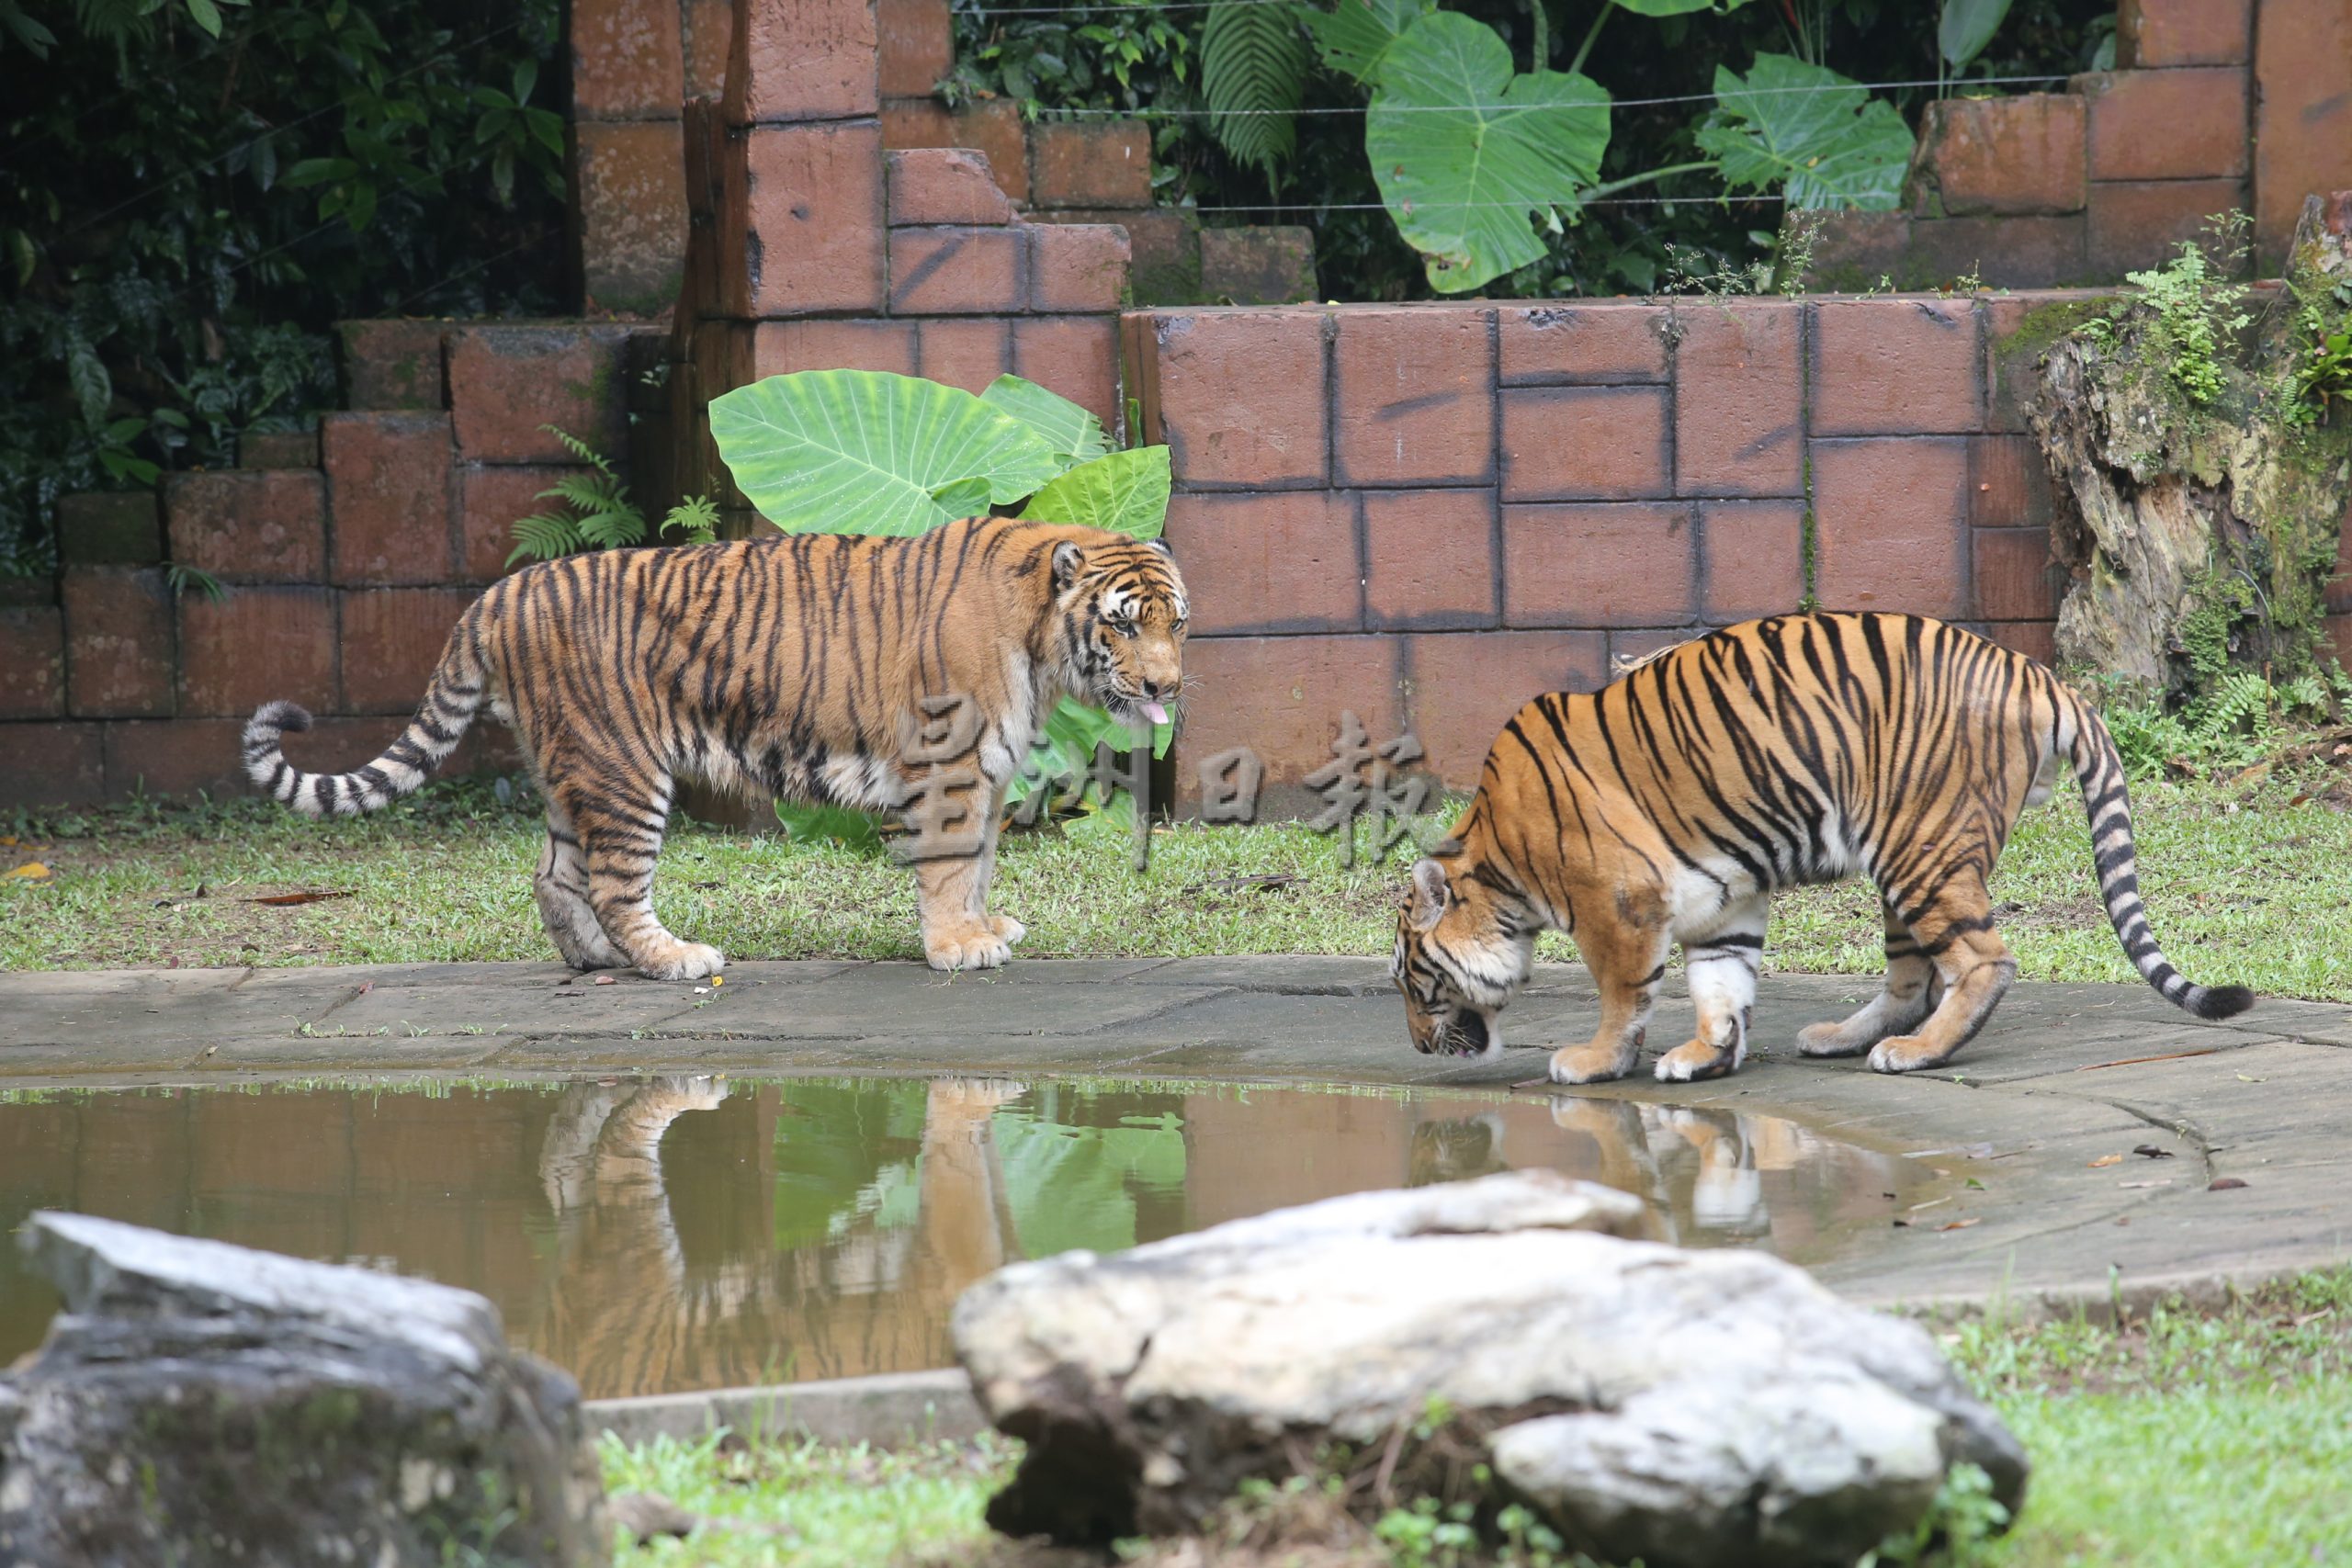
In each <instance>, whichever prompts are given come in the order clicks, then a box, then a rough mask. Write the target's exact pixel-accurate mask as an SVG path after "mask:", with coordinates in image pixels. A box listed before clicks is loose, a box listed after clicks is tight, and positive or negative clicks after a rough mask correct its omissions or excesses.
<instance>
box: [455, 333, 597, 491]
mask: <svg viewBox="0 0 2352 1568" xmlns="http://www.w3.org/2000/svg"><path fill="white" fill-rule="evenodd" d="M628 333H629V329H628V328H627V327H625V326H618V325H607V324H600V323H583V322H548V323H543V324H542V323H530V324H523V323H516V324H510V325H481V326H463V327H458V328H455V329H453V330H452V332H451V333H450V336H449V401H450V413H451V416H452V421H453V429H454V431H455V434H456V436H457V443H458V456H459V457H463V458H464V459H465V460H467V461H469V462H475V463H563V462H571V461H575V460H576V459H575V458H574V457H572V455H571V452H570V451H569V450H568V449H567V448H566V447H565V446H564V445H563V443H562V442H560V441H559V440H558V439H556V437H555V436H554V435H552V434H548V431H546V430H545V429H544V428H542V427H543V426H545V425H549V424H552V425H555V426H557V427H559V428H560V429H562V430H565V431H568V432H569V433H571V434H572V435H574V436H577V437H578V438H579V439H581V440H582V441H585V442H587V443H588V444H589V445H590V446H594V447H595V448H596V449H597V450H598V451H599V452H601V453H603V454H605V456H606V457H612V458H617V457H619V455H620V452H621V448H622V443H623V441H624V439H625V437H626V430H627V425H626V423H625V422H626V415H627V410H628V396H627V393H626V390H625V389H624V388H623V386H622V378H623V377H624V376H625V375H626V374H627V370H628Z"/></svg>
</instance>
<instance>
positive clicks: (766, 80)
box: [721, 0, 880, 125]
mask: <svg viewBox="0 0 2352 1568" xmlns="http://www.w3.org/2000/svg"><path fill="white" fill-rule="evenodd" d="M877 45H878V39H876V31H875V18H874V0H736V6H735V37H734V41H733V43H732V45H731V46H730V48H729V52H728V56H727V88H726V92H725V93H724V95H723V96H722V98H721V103H722V104H723V106H724V112H725V114H726V116H727V122H728V123H729V125H777V124H783V123H786V122H788V121H794V120H828V119H849V118H854V117H857V116H860V115H871V114H873V113H875V112H876V110H877V109H878V108H879V107H880V96H879V92H878V87H877V78H876V66H877V63H878V62H877Z"/></svg>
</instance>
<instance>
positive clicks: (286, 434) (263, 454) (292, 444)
mask: <svg viewBox="0 0 2352 1568" xmlns="http://www.w3.org/2000/svg"><path fill="white" fill-rule="evenodd" d="M318 466H319V433H318V432H317V431H315V430H249V431H247V432H246V433H245V434H243V435H240V436H239V437H237V467H239V468H317V467H318Z"/></svg>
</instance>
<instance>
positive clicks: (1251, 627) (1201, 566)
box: [1168, 490, 1363, 637]
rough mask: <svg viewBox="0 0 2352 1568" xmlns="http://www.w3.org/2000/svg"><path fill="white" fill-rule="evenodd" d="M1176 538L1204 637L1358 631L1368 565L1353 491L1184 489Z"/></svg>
mask: <svg viewBox="0 0 2352 1568" xmlns="http://www.w3.org/2000/svg"><path fill="white" fill-rule="evenodd" d="M1168 543H1169V545H1170V547H1172V548H1173V549H1174V550H1175V552H1176V555H1177V558H1178V559H1179V560H1181V561H1182V563H1183V567H1184V586H1185V589H1186V590H1187V592H1189V593H1190V594H1191V597H1192V604H1193V635H1194V636H1195V637H1216V636H1221V635H1232V634H1245V635H1246V634H1260V633H1270V632H1309V631H1317V632H1330V631H1354V630H1356V629H1357V628H1358V626H1360V625H1361V623H1362V620H1363V607H1362V594H1361V587H1362V583H1363V567H1362V565H1361V564H1360V563H1359V561H1358V559H1357V553H1356V508H1355V500H1354V498H1353V497H1351V496H1349V495H1345V494H1342V493H1340V492H1338V491H1328V490H1294V491H1263V492H1260V493H1257V494H1248V493H1240V494H1236V493H1219V494H1212V495H1204V494H1199V493H1197V492H1188V493H1183V494H1179V495H1178V496H1176V497H1175V498H1174V500H1173V501H1172V502H1170V504H1169V508H1168Z"/></svg>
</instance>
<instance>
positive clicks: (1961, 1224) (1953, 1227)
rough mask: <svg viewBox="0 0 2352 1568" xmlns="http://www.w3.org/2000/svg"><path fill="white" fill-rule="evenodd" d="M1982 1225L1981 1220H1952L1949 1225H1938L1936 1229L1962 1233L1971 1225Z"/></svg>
mask: <svg viewBox="0 0 2352 1568" xmlns="http://www.w3.org/2000/svg"><path fill="white" fill-rule="evenodd" d="M1984 1223H1985V1222H1984V1221H1983V1220H1981V1219H1977V1220H1954V1221H1952V1222H1951V1224H1941V1225H1938V1226H1937V1227H1936V1228H1937V1229H1938V1230H1939V1231H1964V1230H1966V1229H1967V1228H1968V1227H1969V1226H1971V1225H1981V1224H1984Z"/></svg>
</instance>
